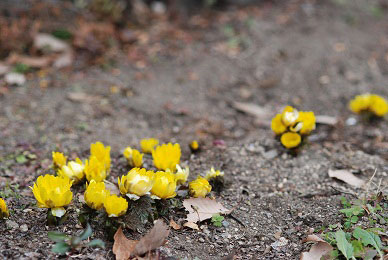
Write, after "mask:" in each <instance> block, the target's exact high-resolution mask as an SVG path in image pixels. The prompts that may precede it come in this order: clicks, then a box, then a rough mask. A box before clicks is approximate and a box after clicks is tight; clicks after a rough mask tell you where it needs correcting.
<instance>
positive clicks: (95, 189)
mask: <svg viewBox="0 0 388 260" xmlns="http://www.w3.org/2000/svg"><path fill="white" fill-rule="evenodd" d="M108 196H110V191H109V190H107V189H105V183H103V182H96V181H95V180H91V181H90V183H89V184H87V183H86V191H85V193H84V199H85V202H86V204H87V205H88V206H89V207H90V208H92V209H95V210H99V209H101V208H102V207H103V206H104V201H105V199H106V198H107V197H108Z"/></svg>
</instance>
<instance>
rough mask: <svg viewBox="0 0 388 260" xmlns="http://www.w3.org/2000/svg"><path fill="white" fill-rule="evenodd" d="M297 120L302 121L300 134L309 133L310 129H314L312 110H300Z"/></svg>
mask: <svg viewBox="0 0 388 260" xmlns="http://www.w3.org/2000/svg"><path fill="white" fill-rule="evenodd" d="M298 121H299V122H301V123H302V126H301V129H300V133H301V134H302V135H306V134H309V133H310V132H311V131H313V130H314V129H315V115H314V112H303V111H300V112H299V118H298ZM298 124H299V123H298Z"/></svg>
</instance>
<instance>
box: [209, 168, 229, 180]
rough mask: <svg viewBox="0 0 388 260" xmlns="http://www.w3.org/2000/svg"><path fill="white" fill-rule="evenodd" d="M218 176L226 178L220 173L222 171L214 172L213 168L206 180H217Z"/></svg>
mask: <svg viewBox="0 0 388 260" xmlns="http://www.w3.org/2000/svg"><path fill="white" fill-rule="evenodd" d="M218 176H224V172H222V171H220V170H217V171H216V170H214V168H213V167H212V168H211V169H210V171H208V172H207V173H206V175H205V179H206V180H210V179H212V178H216V177H218Z"/></svg>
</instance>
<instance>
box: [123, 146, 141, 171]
mask: <svg viewBox="0 0 388 260" xmlns="http://www.w3.org/2000/svg"><path fill="white" fill-rule="evenodd" d="M123 155H124V157H125V158H126V159H127V161H128V163H129V165H131V166H132V167H141V166H142V165H143V156H144V154H142V153H140V152H139V151H138V150H136V149H132V148H131V147H129V146H128V147H127V148H125V150H124V152H123Z"/></svg>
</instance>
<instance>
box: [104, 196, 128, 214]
mask: <svg viewBox="0 0 388 260" xmlns="http://www.w3.org/2000/svg"><path fill="white" fill-rule="evenodd" d="M104 208H105V211H106V213H107V214H108V216H109V217H120V216H122V215H124V214H125V213H126V212H127V209H128V201H127V200H126V199H124V198H121V197H117V195H115V194H113V195H110V196H108V197H106V199H105V201H104Z"/></svg>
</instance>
